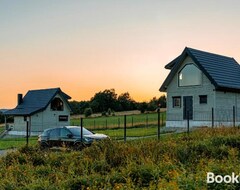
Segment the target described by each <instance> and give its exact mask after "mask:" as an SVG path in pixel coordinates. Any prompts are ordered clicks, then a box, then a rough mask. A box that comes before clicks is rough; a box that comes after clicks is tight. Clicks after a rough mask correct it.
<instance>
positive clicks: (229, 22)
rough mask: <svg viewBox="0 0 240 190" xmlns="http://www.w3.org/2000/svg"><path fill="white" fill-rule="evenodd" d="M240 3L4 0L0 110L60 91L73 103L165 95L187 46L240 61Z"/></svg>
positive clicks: (0, 24) (0, 9)
mask: <svg viewBox="0 0 240 190" xmlns="http://www.w3.org/2000/svg"><path fill="white" fill-rule="evenodd" d="M239 10H240V1H239V0H211V1H209V0H194V1H193V0H34V1H33V0H0V73H1V75H0V77H1V83H0V108H13V107H15V106H16V102H17V94H18V93H22V94H24V95H25V94H26V93H27V91H28V90H31V89H43V88H55V87H60V88H61V89H62V90H63V91H64V92H65V93H67V94H68V95H70V96H71V97H72V100H77V101H80V100H89V99H90V98H91V97H92V96H93V95H94V94H95V93H96V92H99V91H103V90H105V89H110V88H114V89H115V90H116V93H117V94H121V93H123V92H129V93H130V95H131V96H132V98H133V99H134V100H136V101H149V100H150V99H151V98H152V97H154V96H156V97H159V96H160V95H161V93H160V92H159V87H160V86H161V84H162V82H163V80H164V79H165V77H166V76H167V74H168V73H169V71H168V70H165V69H164V66H165V65H166V64H167V63H168V62H170V61H171V60H172V59H174V58H175V57H176V56H178V55H179V54H180V53H181V52H182V51H183V49H184V48H185V47H186V46H188V47H192V48H196V49H200V50H205V51H209V52H213V53H218V54H223V55H227V56H230V57H234V58H235V59H236V60H237V61H238V62H240V11H239Z"/></svg>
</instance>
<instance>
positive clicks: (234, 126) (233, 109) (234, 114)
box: [233, 106, 236, 127]
mask: <svg viewBox="0 0 240 190" xmlns="http://www.w3.org/2000/svg"><path fill="white" fill-rule="evenodd" d="M235 120H236V118H235V106H233V127H235Z"/></svg>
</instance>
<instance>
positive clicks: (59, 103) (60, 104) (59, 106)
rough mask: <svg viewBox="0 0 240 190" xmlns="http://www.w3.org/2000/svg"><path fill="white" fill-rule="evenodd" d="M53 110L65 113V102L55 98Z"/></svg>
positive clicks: (52, 103)
mask: <svg viewBox="0 0 240 190" xmlns="http://www.w3.org/2000/svg"><path fill="white" fill-rule="evenodd" d="M51 110H53V111H63V101H62V100H61V99H60V98H54V99H53V101H52V102H51Z"/></svg>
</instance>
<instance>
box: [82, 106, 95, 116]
mask: <svg viewBox="0 0 240 190" xmlns="http://www.w3.org/2000/svg"><path fill="white" fill-rule="evenodd" d="M92 113H93V111H92V108H86V109H85V110H84V115H85V117H89V116H91V115H92Z"/></svg>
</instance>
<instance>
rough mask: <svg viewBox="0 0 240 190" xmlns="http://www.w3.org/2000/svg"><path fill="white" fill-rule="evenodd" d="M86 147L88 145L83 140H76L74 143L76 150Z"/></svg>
mask: <svg viewBox="0 0 240 190" xmlns="http://www.w3.org/2000/svg"><path fill="white" fill-rule="evenodd" d="M85 147H86V145H85V144H84V143H82V142H76V143H75V144H74V150H82V149H84V148H85Z"/></svg>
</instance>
